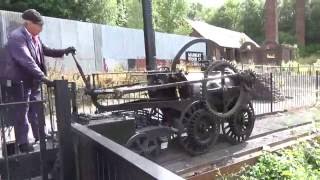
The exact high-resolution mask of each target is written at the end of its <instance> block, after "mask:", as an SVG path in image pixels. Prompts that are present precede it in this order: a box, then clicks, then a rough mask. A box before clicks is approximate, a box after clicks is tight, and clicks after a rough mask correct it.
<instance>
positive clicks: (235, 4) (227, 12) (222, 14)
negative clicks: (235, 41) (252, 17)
mask: <svg viewBox="0 0 320 180" xmlns="http://www.w3.org/2000/svg"><path fill="white" fill-rule="evenodd" d="M240 12H241V11H240V3H239V1H236V0H227V1H226V2H225V4H224V5H223V6H222V7H220V8H219V9H218V10H217V11H216V12H215V14H214V16H213V17H212V18H211V19H209V21H208V23H209V24H212V25H215V26H219V27H223V28H227V29H232V30H239V29H240V28H239V26H240V23H239V22H240V17H241V16H240Z"/></svg>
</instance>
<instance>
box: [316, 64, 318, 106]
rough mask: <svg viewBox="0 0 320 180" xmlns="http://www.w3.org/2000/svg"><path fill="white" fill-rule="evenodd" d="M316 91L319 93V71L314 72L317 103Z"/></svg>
mask: <svg viewBox="0 0 320 180" xmlns="http://www.w3.org/2000/svg"><path fill="white" fill-rule="evenodd" d="M318 91H319V71H318V70H317V71H316V102H318V95H319V94H318Z"/></svg>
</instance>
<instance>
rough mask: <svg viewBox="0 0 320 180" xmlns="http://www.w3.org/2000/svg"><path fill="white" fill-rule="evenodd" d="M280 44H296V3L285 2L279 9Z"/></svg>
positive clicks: (288, 0) (290, 0)
mask: <svg viewBox="0 0 320 180" xmlns="http://www.w3.org/2000/svg"><path fill="white" fill-rule="evenodd" d="M279 11H280V13H279V22H278V23H279V24H278V25H279V26H278V30H279V42H280V43H287V44H295V43H296V42H297V41H296V38H295V16H296V11H295V1H292V0H283V1H282V3H281V5H280V7H279Z"/></svg>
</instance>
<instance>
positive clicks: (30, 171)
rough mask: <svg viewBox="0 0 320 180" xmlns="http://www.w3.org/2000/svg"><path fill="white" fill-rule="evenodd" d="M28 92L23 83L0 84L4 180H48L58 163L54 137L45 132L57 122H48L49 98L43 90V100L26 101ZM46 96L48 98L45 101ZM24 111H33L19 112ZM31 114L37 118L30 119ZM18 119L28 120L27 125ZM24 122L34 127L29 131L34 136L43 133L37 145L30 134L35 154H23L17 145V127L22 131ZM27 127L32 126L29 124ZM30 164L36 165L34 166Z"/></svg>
mask: <svg viewBox="0 0 320 180" xmlns="http://www.w3.org/2000/svg"><path fill="white" fill-rule="evenodd" d="M26 89H27V88H25V86H24V84H23V83H21V82H13V81H10V80H1V83H0V121H1V125H0V128H1V135H0V136H1V146H0V147H1V152H2V153H1V154H0V177H1V178H2V179H8V180H10V179H25V178H32V177H38V176H41V177H42V179H44V180H46V179H48V174H49V168H48V166H50V165H49V164H50V163H51V162H52V161H54V160H52V154H54V153H55V151H54V150H53V148H52V147H54V145H53V144H54V141H53V139H54V138H53V135H52V136H51V138H50V137H48V136H47V134H46V131H45V129H46V127H48V126H49V127H52V126H54V125H53V124H54V123H53V121H50V122H46V112H45V109H47V107H46V105H47V104H46V102H47V101H46V99H48V98H47V94H46V95H44V91H43V89H42V88H41V92H40V95H39V96H41V97H39V98H40V100H34V99H31V100H29V99H26V98H24V96H25V95H26V91H27V90H26ZM17 90H18V91H17ZM29 90H30V89H29ZM44 96H46V98H44ZM19 97H21V98H19ZM18 99H19V100H18ZM22 99H24V100H22ZM22 108H23V109H24V108H28V110H29V111H27V114H23V112H21V111H19V109H20V110H21V109H22ZM31 111H33V112H34V113H36V114H35V116H29V113H31ZM18 113H20V114H18ZM28 116H29V117H28ZM18 117H19V118H22V119H23V118H26V120H25V121H26V122H25V121H21V120H20V121H18V120H17V118H18ZM27 117H28V118H27ZM31 118H35V119H31ZM27 121H28V122H27ZM24 123H30V124H31V126H29V127H30V128H29V127H27V128H28V129H29V131H31V130H32V131H33V134H35V133H38V134H39V135H38V138H39V139H38V140H39V144H38V143H35V144H33V143H32V139H30V136H29V135H28V137H27V138H28V139H29V140H28V141H29V143H30V144H29V145H30V146H31V145H32V144H33V148H34V151H30V152H24V151H21V147H19V144H17V141H16V136H17V135H18V134H17V133H18V131H17V130H16V129H15V128H19V127H18V126H22V125H24ZM25 125H26V126H28V125H27V124H25ZM15 126H17V127H15ZM14 127H15V128H14ZM25 130H27V129H25V128H24V129H23V131H25ZM20 131H22V130H20ZM29 134H30V133H29ZM34 136H35V135H34ZM49 139H50V140H49ZM49 156H51V157H49ZM53 156H55V155H53ZM50 161H51V162H50ZM30 164H33V165H32V166H30Z"/></svg>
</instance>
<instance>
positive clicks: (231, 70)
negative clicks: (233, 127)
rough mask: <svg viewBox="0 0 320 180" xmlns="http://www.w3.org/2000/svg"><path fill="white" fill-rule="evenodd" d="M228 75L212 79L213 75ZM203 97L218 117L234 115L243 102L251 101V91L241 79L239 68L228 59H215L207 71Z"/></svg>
mask: <svg viewBox="0 0 320 180" xmlns="http://www.w3.org/2000/svg"><path fill="white" fill-rule="evenodd" d="M219 76H227V77H224V78H221V80H220V79H219V80H210V78H212V77H219ZM204 77H205V78H206V79H208V80H207V81H203V85H202V99H203V101H205V102H206V103H205V104H206V106H207V108H208V110H209V111H211V112H212V113H213V114H214V115H215V116H216V117H218V118H228V117H231V116H232V115H234V114H235V113H236V112H237V111H238V110H239V109H240V107H241V106H242V105H243V104H247V102H248V101H249V93H248V91H246V90H245V86H244V84H245V83H243V81H240V80H239V77H240V74H239V71H238V69H237V68H236V67H235V66H234V65H233V64H231V63H230V62H228V61H215V62H214V63H212V65H211V66H210V67H209V68H208V69H207V71H205V73H204Z"/></svg>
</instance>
